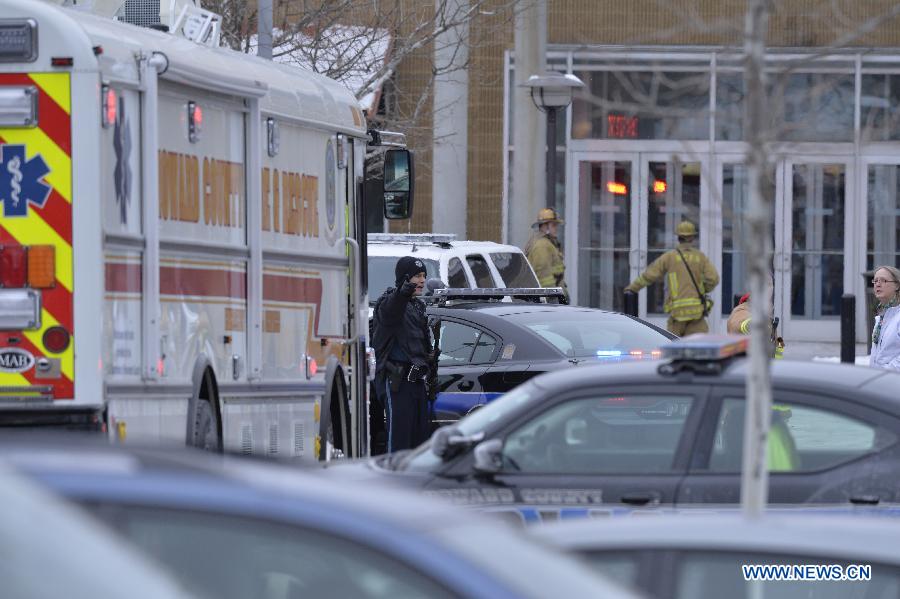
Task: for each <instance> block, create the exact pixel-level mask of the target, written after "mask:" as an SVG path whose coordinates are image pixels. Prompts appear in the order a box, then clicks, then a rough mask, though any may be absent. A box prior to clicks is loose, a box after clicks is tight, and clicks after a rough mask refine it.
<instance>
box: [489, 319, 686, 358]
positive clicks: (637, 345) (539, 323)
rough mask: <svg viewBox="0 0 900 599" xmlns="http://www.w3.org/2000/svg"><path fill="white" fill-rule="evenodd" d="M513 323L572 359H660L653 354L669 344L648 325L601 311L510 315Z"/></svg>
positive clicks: (667, 340) (666, 339) (664, 337)
mask: <svg viewBox="0 0 900 599" xmlns="http://www.w3.org/2000/svg"><path fill="white" fill-rule="evenodd" d="M505 318H506V320H509V321H511V322H512V323H513V324H516V325H518V326H522V327H525V328H526V329H528V330H529V331H531V332H533V333H535V334H537V335H538V336H540V337H541V338H543V339H544V340H545V341H548V342H549V343H550V344H552V345H553V346H554V347H555V348H556V349H558V350H559V351H560V352H561V353H562V354H563V355H565V356H568V357H572V358H597V359H599V360H607V361H608V360H616V359H622V358H631V357H647V358H650V357H657V356H658V354H654V353H653V352H654V351H656V350H658V349H659V348H660V347H662V346H663V345H665V344H666V343H668V342H669V339H668V338H667V337H666V336H665V335H663V334H662V333H660V332H659V331H657V330H655V329H653V328H651V327H649V326H647V325H646V324H644V323H642V322H640V321H637V320H634V319H633V318H629V317H627V316H623V315H621V314H610V313H608V312H602V311H600V310H583V311H567V312H564V313H560V312H559V311H557V310H543V311H532V312H522V313H519V314H510V315H508V316H506V317H505Z"/></svg>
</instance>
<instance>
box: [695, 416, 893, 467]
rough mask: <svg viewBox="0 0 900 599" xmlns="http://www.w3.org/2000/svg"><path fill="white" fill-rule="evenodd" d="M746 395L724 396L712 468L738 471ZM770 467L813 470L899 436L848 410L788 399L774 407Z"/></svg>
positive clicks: (742, 439)
mask: <svg viewBox="0 0 900 599" xmlns="http://www.w3.org/2000/svg"><path fill="white" fill-rule="evenodd" d="M744 406H745V402H744V400H743V399H738V398H726V399H725V400H724V401H723V402H722V410H721V411H720V413H719V421H718V425H717V427H716V436H715V442H714V444H713V450H712V454H711V456H710V461H709V469H710V471H712V472H740V470H741V460H742V455H743V448H744V413H745V407H744ZM769 426H770V430H769V446H768V448H767V449H768V460H769V471H770V472H813V471H816V470H823V469H825V468H831V467H833V466H837V465H839V464H843V463H845V462H849V461H850V460H853V459H856V458H858V457H860V456H863V455H865V454H867V453H870V452H873V451H878V450H880V449H882V448H884V447H887V446H888V445H890V444H892V443H894V442H895V441H896V437H895V436H894V434H893V433H891V432H890V431H888V430H887V429H884V428H881V427H877V426H873V425H870V424H867V423H865V422H862V421H860V420H857V419H855V418H851V417H849V416H846V415H844V414H838V413H836V412H832V411H828V410H824V409H819V408H812V407H809V406H805V405H799V404H793V403H788V402H776V403H775V405H774V406H773V408H772V421H771V423H770V425H769Z"/></svg>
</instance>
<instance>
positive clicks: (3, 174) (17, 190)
mask: <svg viewBox="0 0 900 599" xmlns="http://www.w3.org/2000/svg"><path fill="white" fill-rule="evenodd" d="M49 173H50V168H49V167H48V166H47V163H46V162H44V159H43V157H42V156H41V155H40V154H38V155H36V156H33V157H32V158H31V160H25V146H24V145H19V144H4V145H0V202H3V216H4V217H20V216H28V204H29V203H30V204H34V205H35V206H36V207H38V208H43V207H44V204H45V203H46V202H47V198H48V197H49V196H50V186H49V185H47V183H45V182H44V181H42V179H43V178H44V177H45V176H47V175H48V174H49Z"/></svg>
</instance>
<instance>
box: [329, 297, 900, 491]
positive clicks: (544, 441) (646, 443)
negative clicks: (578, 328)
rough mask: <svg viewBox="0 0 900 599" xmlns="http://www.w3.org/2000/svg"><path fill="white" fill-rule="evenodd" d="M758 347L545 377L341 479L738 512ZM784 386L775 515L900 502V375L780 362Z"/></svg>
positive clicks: (714, 347)
mask: <svg viewBox="0 0 900 599" xmlns="http://www.w3.org/2000/svg"><path fill="white" fill-rule="evenodd" d="M501 309H502V308H501ZM736 339H737V341H736ZM745 345H746V338H735V337H726V338H725V340H724V341H723V340H722V338H721V337H718V338H717V337H716V336H708V335H701V336H691V337H688V338H685V339H681V340H677V341H674V342H671V343H670V344H669V345H668V346H667V347H664V352H665V353H664V356H663V358H664V359H663V361H661V362H660V361H656V362H653V361H633V362H622V363H617V364H615V365H598V366H591V367H579V368H574V369H566V370H563V371H558V372H552V373H548V374H544V375H541V376H538V377H535V378H533V379H531V380H530V381H528V382H527V383H525V384H523V385H521V386H519V387H517V388H515V389H514V390H512V391H511V392H509V393H507V394H505V395H504V396H502V397H501V398H499V399H497V400H496V401H493V402H491V403H489V404H487V405H486V406H485V407H484V408H482V409H480V410H477V411H475V412H473V413H472V414H470V415H469V416H467V417H465V418H463V419H462V420H460V421H459V422H458V423H456V424H453V425H450V426H447V427H444V428H442V429H439V430H438V431H437V432H436V433H435V434H434V435H433V436H432V438H431V439H430V440H429V441H428V442H427V443H425V444H424V445H422V446H420V447H418V448H417V449H414V450H411V451H409V452H402V453H396V454H392V455H388V456H381V457H379V458H375V459H373V460H370V461H368V462H357V463H356V464H347V465H345V466H335V467H333V468H331V469H330V471H331V472H330V473H331V474H332V475H337V476H340V475H341V474H343V475H346V476H351V477H353V478H358V477H364V478H368V477H378V478H390V479H393V480H395V481H398V482H403V483H406V484H409V485H412V486H414V487H417V488H419V489H424V490H426V491H427V492H429V493H434V494H437V495H442V496H447V497H450V498H451V499H454V500H456V501H457V502H460V503H467V504H482V505H492V506H497V505H498V504H509V505H516V504H518V505H522V504H530V505H535V504H543V505H546V504H553V505H557V506H559V505H567V506H570V507H571V506H590V505H604V506H612V507H623V508H624V507H630V508H635V507H639V506H654V505H668V506H673V505H684V504H697V503H713V504H728V503H737V502H738V501H739V499H740V468H741V454H742V448H743V418H744V412H745V409H744V406H745V376H746V374H747V361H746V359H745V358H744V356H743V352H744V348H745ZM772 382H773V399H774V404H773V409H772V428H771V430H772V432H771V434H770V441H769V445H768V450H769V451H768V454H769V456H770V459H769V469H770V471H771V472H772V476H771V477H770V480H769V485H770V491H769V500H770V502H771V503H774V504H804V503H816V504H818V503H824V504H835V503H837V504H847V505H849V504H874V503H879V502H882V503H883V502H898V501H900V485H898V484H897V480H900V444H898V439H900V396H898V393H897V390H898V389H900V374H898V373H894V372H890V371H886V370H878V369H871V368H866V367H858V366H850V365H844V364H823V363H815V362H794V361H788V360H775V361H773V363H772Z"/></svg>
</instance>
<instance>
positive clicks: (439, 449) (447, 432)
mask: <svg viewBox="0 0 900 599" xmlns="http://www.w3.org/2000/svg"><path fill="white" fill-rule="evenodd" d="M482 439H484V433H483V432H481V433H475V434H474V435H471V436H468V437H466V436H465V435H461V434H460V433H459V429H457V428H456V427H455V426H445V427H442V428H439V429H437V430H436V431H434V434H433V435H431V453H433V454H434V455H436V456H437V457H439V458H441V460H442V461H444V462H446V461H447V460H449V459H451V458H453V457H455V456H457V455H459V453H460V451H464V450H466V449H468V448H469V447H472V446H473V445H475V444H476V443H478V442H479V441H481V440H482Z"/></svg>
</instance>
